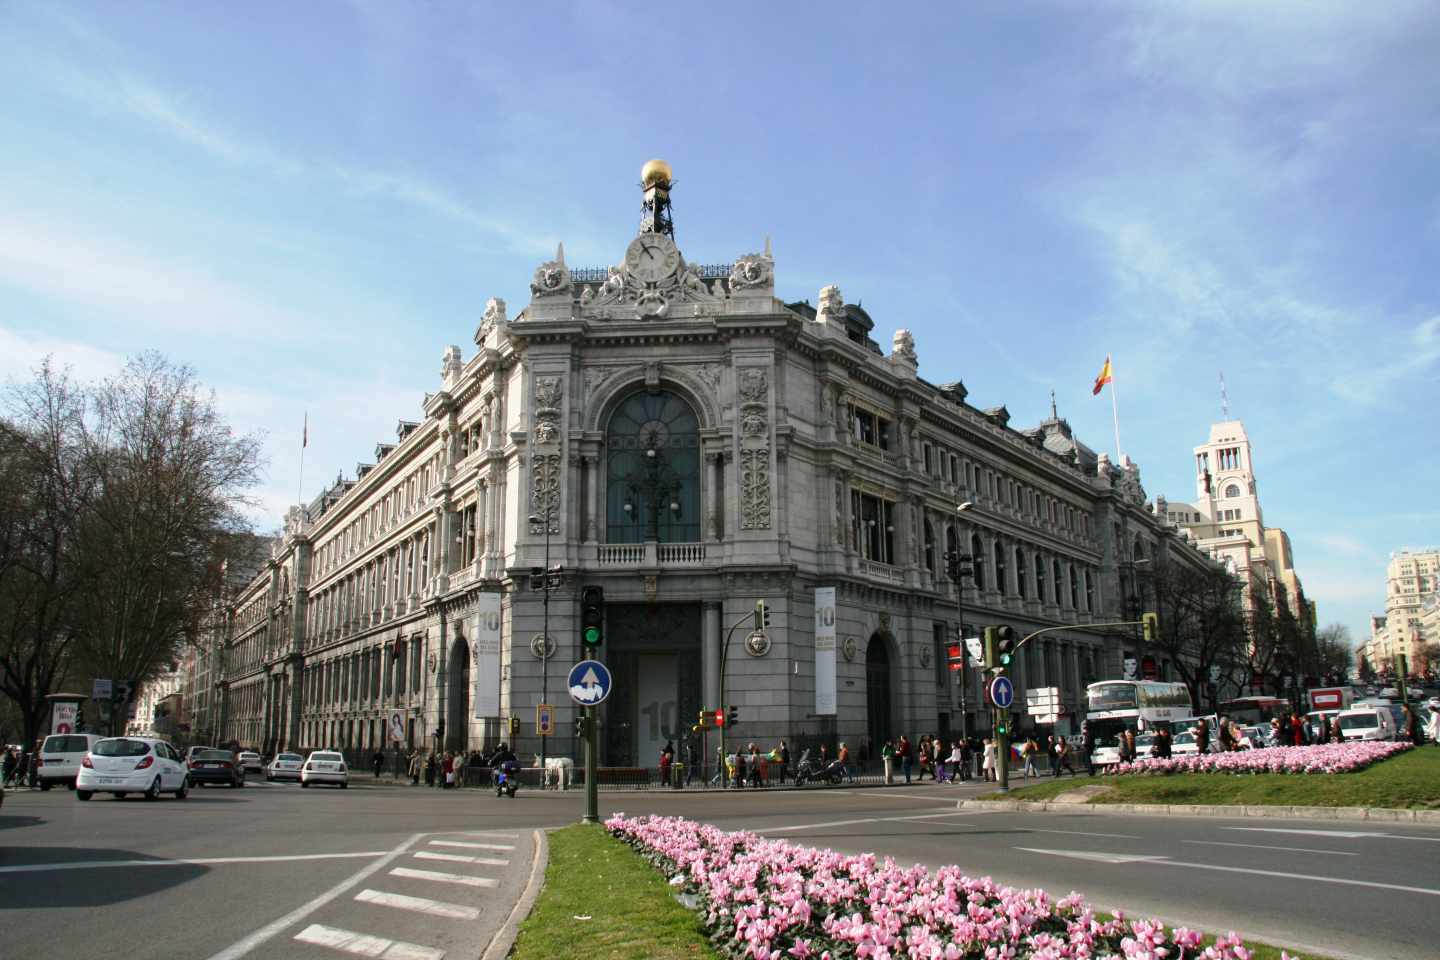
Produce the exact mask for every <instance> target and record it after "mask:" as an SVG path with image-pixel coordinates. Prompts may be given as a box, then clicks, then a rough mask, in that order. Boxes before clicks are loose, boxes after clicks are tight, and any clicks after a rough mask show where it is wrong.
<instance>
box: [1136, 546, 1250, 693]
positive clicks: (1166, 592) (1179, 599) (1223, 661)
mask: <svg viewBox="0 0 1440 960" xmlns="http://www.w3.org/2000/svg"><path fill="white" fill-rule="evenodd" d="M1147 579H1148V581H1149V582H1148V586H1149V589H1150V592H1151V593H1152V594H1153V596H1154V601H1155V602H1154V606H1155V612H1156V613H1157V614H1158V615H1159V620H1160V623H1159V632H1158V634H1157V636H1156V637H1155V639H1154V641H1153V643H1152V648H1153V649H1156V650H1158V651H1160V652H1162V653H1164V654H1166V655H1167V656H1168V658H1169V660H1170V662H1171V663H1172V664H1173V665H1174V668H1175V671H1176V672H1177V673H1178V674H1179V676H1180V679H1181V681H1182V682H1183V683H1184V684H1185V685H1186V686H1187V687H1189V688H1190V698H1191V700H1192V701H1193V702H1194V703H1196V704H1200V703H1202V702H1205V701H1207V700H1210V699H1211V698H1210V697H1209V696H1208V691H1209V684H1210V678H1211V676H1212V668H1213V672H1214V673H1219V674H1230V675H1233V673H1234V671H1235V669H1236V667H1237V666H1238V665H1240V664H1243V663H1244V662H1245V622H1244V618H1243V617H1242V616H1241V611H1240V604H1239V590H1238V586H1237V584H1236V582H1235V578H1234V577H1233V576H1231V575H1230V573H1229V572H1228V571H1226V570H1225V569H1224V568H1222V567H1218V566H1205V567H1190V566H1183V565H1181V564H1178V563H1172V562H1165V561H1156V562H1155V563H1154V564H1152V565H1151V567H1150V570H1149V572H1148V575H1147ZM1202 694H1206V696H1204V697H1202ZM1211 706H1212V707H1213V706H1214V704H1213V702H1212V703H1211Z"/></svg>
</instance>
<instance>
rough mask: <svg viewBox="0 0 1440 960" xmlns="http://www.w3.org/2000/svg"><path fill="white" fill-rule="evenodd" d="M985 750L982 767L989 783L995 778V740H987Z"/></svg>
mask: <svg viewBox="0 0 1440 960" xmlns="http://www.w3.org/2000/svg"><path fill="white" fill-rule="evenodd" d="M984 751H985V753H984V760H982V761H981V765H982V766H981V769H982V770H983V771H984V773H985V781H986V782H987V783H988V782H990V781H992V780H994V779H995V755H996V751H995V741H994V740H986V741H985V747H984Z"/></svg>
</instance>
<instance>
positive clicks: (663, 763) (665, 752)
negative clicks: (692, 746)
mask: <svg viewBox="0 0 1440 960" xmlns="http://www.w3.org/2000/svg"><path fill="white" fill-rule="evenodd" d="M674 761H675V744H673V743H671V742H670V741H669V740H666V741H665V746H663V747H661V748H660V786H662V787H668V786H669V785H670V764H671V763H673V762H674Z"/></svg>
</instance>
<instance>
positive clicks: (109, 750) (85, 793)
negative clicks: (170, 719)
mask: <svg viewBox="0 0 1440 960" xmlns="http://www.w3.org/2000/svg"><path fill="white" fill-rule="evenodd" d="M189 791H190V776H189V772H188V771H187V770H186V769H185V761H184V760H182V759H181V758H180V754H179V752H178V751H176V749H175V748H174V747H172V746H170V744H168V743H166V742H165V741H164V740H156V739H154V738H152V737H107V738H106V739H104V740H100V741H98V742H96V744H95V745H94V746H93V747H91V748H90V752H89V753H87V754H86V755H85V759H84V760H82V761H80V775H79V776H78V777H77V778H76V780H75V797H76V799H78V800H89V799H90V798H91V797H92V796H94V795H95V794H97V793H113V794H115V796H116V798H117V799H118V798H120V797H123V796H125V794H127V793H140V794H144V795H145V799H146V800H158V799H159V798H160V794H162V793H173V794H175V799H177V800H184V799H185V796H186V794H188V793H189Z"/></svg>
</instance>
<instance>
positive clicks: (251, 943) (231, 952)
mask: <svg viewBox="0 0 1440 960" xmlns="http://www.w3.org/2000/svg"><path fill="white" fill-rule="evenodd" d="M423 836H425V834H423V833H416V834H412V835H411V836H410V838H409V839H408V840H406V841H405V842H403V843H401V844H400V845H399V846H397V847H395V848H394V849H392V850H391V851H390V852H389V853H387V854H385V855H384V856H383V857H381V858H380V859H379V860H376V861H375V862H374V863H372V864H370V865H369V866H368V867H365V868H364V869H363V870H360V871H358V872H356V873H354V874H352V875H351V876H349V877H347V878H346V879H344V880H341V881H340V882H339V883H337V884H336V885H335V886H333V887H331V888H330V889H329V890H326V891H325V892H324V893H322V894H320V896H318V897H316V898H315V899H313V900H311V901H309V902H308V903H305V904H302V905H301V906H298V907H296V908H295V909H294V910H291V911H290V912H289V913H287V914H285V916H283V917H281V918H280V919H278V920H274V921H272V922H270V923H267V924H266V925H265V926H263V927H261V928H260V929H259V930H256V931H255V932H254V933H252V934H250V935H249V936H248V937H245V938H243V939H241V940H237V941H236V942H235V943H232V944H231V945H230V946H228V947H226V948H225V949H224V950H221V951H220V952H219V953H217V954H215V955H214V956H213V957H211V958H210V960H238V958H239V957H243V956H245V954H247V953H249V952H250V951H251V950H254V949H255V948H256V947H258V946H260V944H262V943H264V942H265V941H267V940H269V939H270V938H272V937H274V936H275V935H276V934H278V933H280V932H282V931H283V930H285V928H286V927H289V926H291V925H293V924H296V923H299V922H300V921H301V920H304V919H305V918H306V917H308V916H309V915H310V914H312V913H314V912H315V911H316V910H319V909H320V908H321V907H323V906H325V904H327V903H329V902H330V901H331V900H334V899H335V898H336V897H338V896H340V894H342V893H344V892H345V891H347V890H349V889H350V888H351V887H354V886H355V885H357V884H359V883H360V882H361V881H363V880H365V879H366V878H367V877H369V876H370V875H371V874H373V873H375V872H376V871H378V870H380V869H382V868H384V867H385V866H387V865H388V864H390V863H391V862H392V861H394V860H395V858H396V857H398V856H400V854H402V853H404V852H405V851H406V849H407V848H409V847H410V845H411V844H413V843H415V842H416V841H418V840H419V839H420V838H421V837H423Z"/></svg>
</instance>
